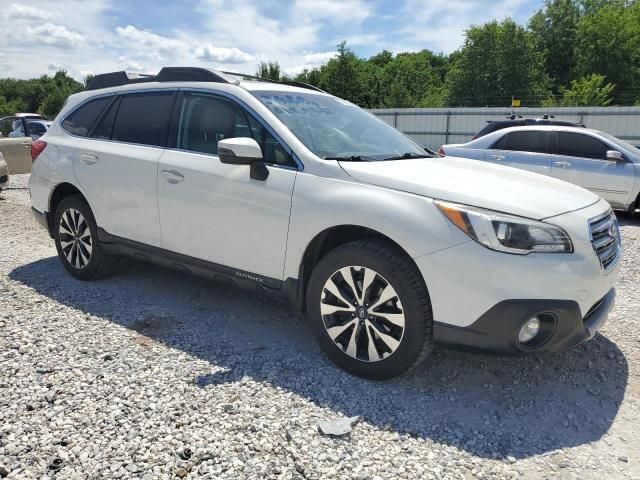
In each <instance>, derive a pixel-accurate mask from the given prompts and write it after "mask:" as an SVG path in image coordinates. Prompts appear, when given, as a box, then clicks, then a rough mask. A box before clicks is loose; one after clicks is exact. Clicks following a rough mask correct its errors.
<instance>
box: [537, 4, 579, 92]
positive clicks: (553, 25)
mask: <svg viewBox="0 0 640 480" xmlns="http://www.w3.org/2000/svg"><path fill="white" fill-rule="evenodd" d="M579 19H580V8H579V5H578V3H577V2H576V1H575V0H546V1H545V6H544V8H543V9H541V10H539V11H538V12H537V13H536V14H535V15H533V17H531V19H530V20H529V30H530V31H531V32H532V33H533V38H534V41H535V45H536V49H537V50H538V51H540V52H542V53H543V55H544V59H545V68H546V70H547V73H548V74H549V76H550V77H551V80H552V82H553V90H554V91H555V92H559V91H560V90H561V89H562V88H563V87H566V86H567V85H569V82H570V81H571V78H572V73H573V69H574V65H575V52H574V49H575V39H576V29H577V25H578V21H579Z"/></svg>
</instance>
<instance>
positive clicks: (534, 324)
mask: <svg viewBox="0 0 640 480" xmlns="http://www.w3.org/2000/svg"><path fill="white" fill-rule="evenodd" d="M539 331H540V319H539V318H538V317H531V318H530V319H529V320H527V323H525V324H524V325H523V326H522V328H521V329H520V333H518V341H519V342H520V343H527V342H530V341H531V340H533V339H534V338H535V336H536V335H538V332H539Z"/></svg>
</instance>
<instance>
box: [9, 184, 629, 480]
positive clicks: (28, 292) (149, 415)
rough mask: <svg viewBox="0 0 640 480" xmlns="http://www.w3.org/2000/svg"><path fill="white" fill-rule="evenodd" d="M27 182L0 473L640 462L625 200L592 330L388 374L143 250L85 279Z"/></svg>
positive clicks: (601, 472)
mask: <svg viewBox="0 0 640 480" xmlns="http://www.w3.org/2000/svg"><path fill="white" fill-rule="evenodd" d="M26 181H27V179H26V178H25V177H24V176H16V177H14V178H13V179H12V185H11V188H10V189H9V190H6V191H4V192H2V193H1V194H0V476H1V477H5V476H6V477H7V478H20V479H23V478H47V477H55V478H60V479H62V478H138V477H140V478H143V479H151V478H176V477H181V478H234V479H237V478H252V479H262V478H300V479H316V478H318V479H319V478H323V479H324V478H349V479H371V480H373V479H389V478H407V479H416V478H433V479H450V478H451V479H472V478H522V479H534V478H535V479H539V478H562V479H571V478H575V479H578V478H579V479H599V480H600V479H602V478H607V479H611V478H613V479H615V478H636V479H637V478H640V458H639V456H638V452H640V439H639V436H638V432H639V431H640V412H639V405H640V403H639V399H640V378H639V373H640V370H639V360H640V333H639V332H638V327H639V326H640V319H639V314H640V301H639V297H638V294H637V290H638V284H639V280H640V273H639V272H640V265H639V264H638V259H640V236H639V233H640V217H635V218H631V217H623V218H621V223H622V235H623V237H624V249H625V257H624V259H623V263H622V268H621V277H620V281H619V284H618V303H617V305H616V307H615V310H614V311H613V313H612V315H611V317H610V319H609V322H608V323H607V324H606V326H605V328H604V329H603V330H602V334H601V335H598V336H597V337H596V338H594V339H593V340H592V341H590V342H588V343H587V344H585V345H582V346H580V347H578V348H576V349H574V350H573V351H570V352H567V353H564V354H554V355H548V356H540V357H529V358H509V357H496V356H484V355H479V354H472V353H465V352H458V351H452V350H445V349H441V348H437V349H436V350H435V352H434V353H433V355H431V356H430V357H429V359H428V360H427V362H426V363H425V364H424V365H423V366H421V367H420V368H418V369H417V370H416V371H414V372H413V373H412V374H411V375H409V376H406V377H403V378H401V379H396V380H393V381H388V382H382V383H374V382H369V381H365V380H361V379H358V378H355V377H352V376H350V375H348V374H346V373H344V372H342V371H341V370H339V369H338V368H337V367H334V366H333V365H332V364H330V363H329V362H328V361H327V360H326V359H325V358H324V357H323V356H322V355H321V353H320V351H319V349H318V347H317V346H316V344H315V341H314V339H313V338H312V335H311V332H310V330H309V328H308V326H307V325H306V323H305V322H303V321H299V320H297V319H295V318H294V317H293V316H292V315H291V314H289V313H288V311H287V310H286V309H285V308H284V307H283V306H281V305H279V304H276V303H273V302H272V301H271V300H270V299H268V298H264V297H261V296H254V295H251V294H250V295H247V294H245V292H243V291H242V290H239V289H237V288H235V287H233V286H229V285H226V284H216V283H210V282H207V281H204V280H202V279H198V278H192V277H187V276H184V275H181V274H179V273H173V272H168V271H164V270H161V269H158V268H155V267H153V266H148V265H144V264H139V263H135V262H129V263H127V264H126V265H124V266H123V268H122V269H121V271H120V272H119V273H118V274H116V275H115V276H113V277H111V278H109V279H105V280H101V281H97V282H92V283H82V282H79V281H76V280H74V279H72V278H71V277H70V276H69V275H67V274H66V273H65V271H64V270H63V268H62V266H61V264H60V263H59V262H58V260H57V258H56V257H55V248H54V246H53V242H52V240H51V239H50V238H48V236H47V234H46V233H45V231H44V230H42V229H41V228H40V227H39V226H38V225H36V223H35V221H33V220H32V219H31V216H30V215H31V214H30V211H29V206H30V204H29V193H28V190H27V189H26ZM351 416H360V417H361V421H360V422H359V423H357V424H355V425H354V427H353V430H352V431H351V433H350V434H348V435H346V436H344V437H339V438H333V437H328V436H324V435H322V434H321V433H319V431H318V422H319V421H320V420H321V419H332V418H341V417H351Z"/></svg>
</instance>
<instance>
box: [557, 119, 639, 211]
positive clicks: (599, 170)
mask: <svg viewBox="0 0 640 480" xmlns="http://www.w3.org/2000/svg"><path fill="white" fill-rule="evenodd" d="M556 135H557V142H558V147H557V149H558V150H557V154H554V155H553V167H552V171H551V174H552V175H553V176H554V177H556V178H559V179H560V180H565V181H567V182H571V183H574V184H576V185H579V186H581V187H583V188H586V189H587V190H591V191H592V192H594V193H596V194H597V195H600V196H601V197H602V198H604V199H605V200H607V201H608V202H609V203H610V204H611V205H612V206H613V207H616V208H624V207H626V206H627V205H628V204H629V202H631V200H632V199H631V193H632V190H633V184H634V181H635V171H634V167H633V164H632V163H629V162H628V161H627V160H622V161H615V160H608V159H607V151H608V150H615V148H614V147H612V146H610V145H607V144H606V143H604V142H603V141H601V140H600V139H598V138H596V137H593V136H591V135H588V134H586V133H575V132H562V131H559V132H556Z"/></svg>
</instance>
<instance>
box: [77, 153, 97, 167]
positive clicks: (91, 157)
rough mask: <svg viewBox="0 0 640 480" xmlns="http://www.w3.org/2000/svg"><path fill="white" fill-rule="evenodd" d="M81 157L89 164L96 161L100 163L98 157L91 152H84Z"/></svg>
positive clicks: (93, 163)
mask: <svg viewBox="0 0 640 480" xmlns="http://www.w3.org/2000/svg"><path fill="white" fill-rule="evenodd" d="M80 158H81V159H82V161H83V162H84V163H86V164H87V165H95V164H96V163H98V157H96V156H95V155H92V154H90V153H83V154H82V155H80Z"/></svg>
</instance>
